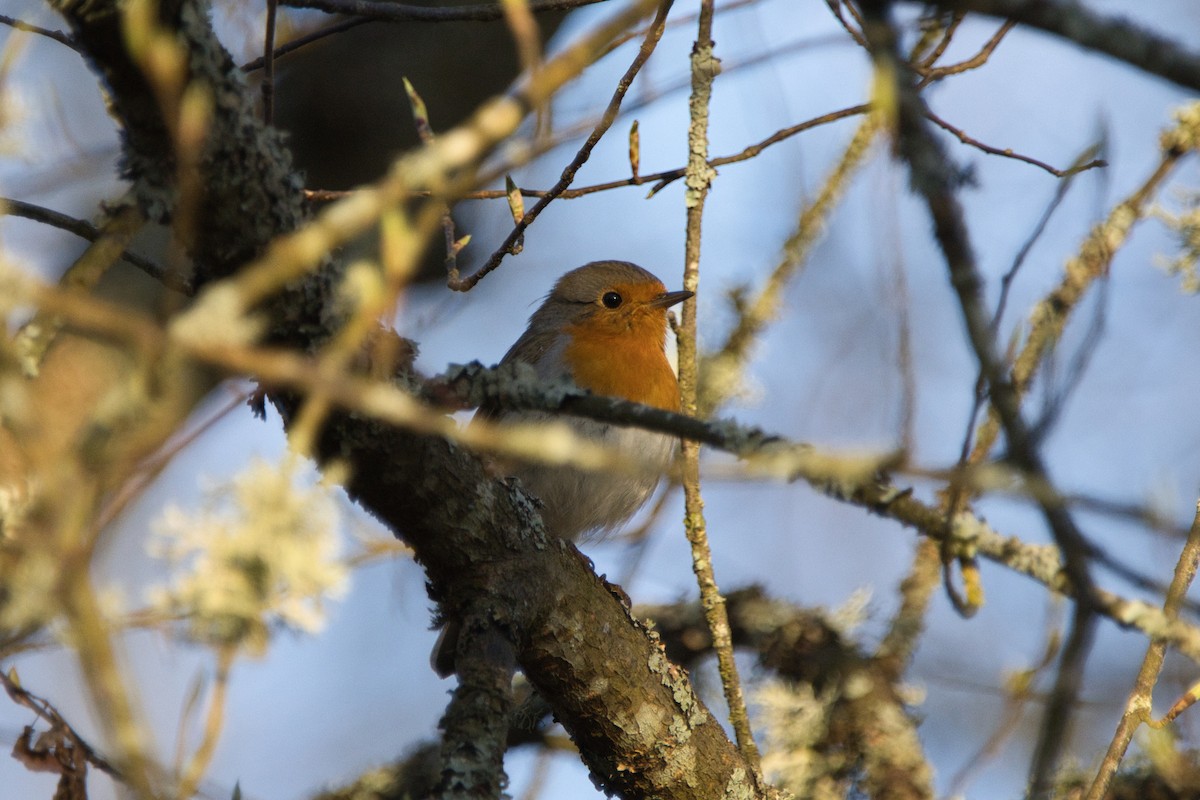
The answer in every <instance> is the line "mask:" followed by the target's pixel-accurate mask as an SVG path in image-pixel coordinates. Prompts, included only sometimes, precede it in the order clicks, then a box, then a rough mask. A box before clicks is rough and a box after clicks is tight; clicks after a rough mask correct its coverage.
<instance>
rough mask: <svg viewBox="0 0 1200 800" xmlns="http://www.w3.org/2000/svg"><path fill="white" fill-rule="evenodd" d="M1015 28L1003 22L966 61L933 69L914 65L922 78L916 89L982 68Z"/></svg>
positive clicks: (1010, 21) (1007, 22)
mask: <svg viewBox="0 0 1200 800" xmlns="http://www.w3.org/2000/svg"><path fill="white" fill-rule="evenodd" d="M1015 26H1016V23H1015V22H1013V21H1012V20H1005V22H1004V24H1003V25H1001V26H1000V27H999V28H998V29H997V30H996V32H995V33H994V34H992V38H990V39H988V40H987V41H986V42H984V44H983V47H981V48H979V52H978V53H976V54H975V55H973V56H971V57H970V58H968V59H964V60H962V61H959V62H957V63H954V64H947V65H946V66H944V67H935V66H932V65H928V66H927V65H914V69H916V71H917V72H918V73H919V74H920V75H921V76H922V77H921V80H920V81H919V82H918V83H917V88H918V89H924V88H925V87H926V86H928V85H929V84H931V83H933V82H934V81H940V80H941V79H942V78H945V77H946V76H948V75H958V74H960V73H963V72H969V71H970V70H973V69H978V68H979V67H982V66H983V65H984V64H986V63H987V61H988V59H989V58H991V57H992V53H994V52H996V48H997V47H999V46H1000V42H1001V41H1003V40H1004V37H1005V36H1007V35H1008V32H1009V31H1011V30H1012V29H1013V28H1014V27H1015Z"/></svg>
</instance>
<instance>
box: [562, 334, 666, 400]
mask: <svg viewBox="0 0 1200 800" xmlns="http://www.w3.org/2000/svg"><path fill="white" fill-rule="evenodd" d="M663 333H665V332H663ZM663 333H659V334H658V336H657V341H656V340H655V337H652V336H641V335H636V334H637V332H636V331H630V332H622V333H621V334H599V335H597V334H596V333H594V332H591V331H589V332H588V333H587V335H579V334H576V335H574V336H572V337H571V343H570V344H569V345H568V346H567V349H566V352H565V353H564V354H563V356H564V358H565V359H566V361H567V364H568V365H569V366H570V368H571V371H572V377H573V378H574V380H575V383H577V384H578V385H579V386H580V387H581V388H583V389H587V390H588V391H590V392H592V393H594V394H602V395H607V396H609V397H623V398H625V399H626V400H632V401H633V402H635V403H643V404H645V405H648V406H655V407H657V408H662V409H665V410H667V411H678V410H679V384H678V382H677V381H676V380H675V373H674V372H673V371H672V370H671V365H670V363H669V362H668V361H667V357H666V354H665V353H663V348H662V337H663ZM643 342H644V343H643Z"/></svg>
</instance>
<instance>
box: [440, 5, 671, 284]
mask: <svg viewBox="0 0 1200 800" xmlns="http://www.w3.org/2000/svg"><path fill="white" fill-rule="evenodd" d="M672 1H673V0H664V2H662V3H661V4H660V5H659V7H658V12H657V13H656V14H655V17H654V21H653V22H652V23H651V24H650V27H649V28H648V29H647V31H646V37H645V38H644V39H643V40H642V46H641V47H640V48H638V53H637V56H636V57H634V59H633V63H632V64H630V65H629V68H628V69H626V70H625V74H624V75H622V76H621V80H619V81H617V88H616V89H615V90H614V91H613V95H612V98H611V99H609V101H608V107H607V108H605V109H604V115H603V116H602V117H601V118H600V121H599V122H598V123H597V124H596V127H595V128H594V129H593V130H592V132H591V134H590V135H589V136H588V137H587V140H586V141H585V142H584V143H583V146H582V147H580V148H579V151H578V152H577V153H576V154H575V157H574V158H573V159H571V163H569V164H567V166H566V167H565V168H564V169H563V171H562V174H561V175H560V176H559V179H558V183H556V184H554V186H552V187H551V188H550V190H549V191H547V192H546V193H545V194H543V195H542V197H541V199H539V200H538V202H537V203H536V204H535V205H534V207H533V208H531V209H529V211H528V212H527V213H526V214H525V215H524V216H523V217H522V218H521V219H520V220H519V221H518V222H517V224H516V225H514V226H513V229H512V231H511V232H510V233H509V234H508V236H507V237H505V239H504V243H503V244H501V245H500V246H499V247H498V248H496V250H495V251H494V252H493V253H492V254H491V256H489V257H488V260H487V261H486V262H484V264H483V266H482V267H480V268H479V269H478V270H476V271H475V273H474V274H472V275H470V276H469V277H467V278H461V279H460V278H459V277H458V275H457V272H455V273H452V274H451V275H450V280H449V282H448V285H449V287H450V288H451V289H454V290H455V291H459V292H465V291H469V290H470V289H471V288H472V287H474V286H475V284H477V283H479V281H480V279H482V278H483V277H484V276H485V275H487V274H488V273H489V272H491V271H492V270H494V269H496V267H498V266H500V262H501V261H502V260H503V259H504V257H505V256H506V255H508V254H509V253H512V252H514V250H515V247H516V245H517V242H518V241H520V239H521V237H522V236H524V234H525V230H526V229H527V228H528V227H529V226H530V225H532V224H533V221H534V220H536V219H537V218H538V215H539V214H541V213H542V211H543V210H544V209H545V208H546V206H548V205H549V204H550V203H551V202H553V201H554V199H555V198H557V197H559V196H560V195H562V194H563V192H565V191H566V190H567V188H568V187H569V186H570V185H571V182H572V181H574V180H575V175H576V174H577V173H578V172H579V169H580V167H582V166H583V165H584V164H585V163H587V160H588V158H590V157H591V155H592V150H593V149H594V148H595V147H596V144H597V143H598V142H599V141H600V139H601V137H603V136H604V134H605V133H607V132H608V129H609V128H611V127H612V124H613V122H614V121H615V120H616V118H617V113H618V112H619V111H620V110H621V102H622V101H623V100H624V99H625V94H626V93H627V92H628V91H629V87H630V86H631V85H632V84H633V79H634V78H635V77H637V74H638V72H640V71H641V69H642V66H643V65H644V64H645V63H646V61H647V60H648V59H649V58H650V55H651V54H652V53H653V52H654V48H655V47H657V46H658V42H659V40H660V39H661V38H662V33H663V27H664V26H665V25H666V22H667V13H668V12H669V11H670V9H671V3H672Z"/></svg>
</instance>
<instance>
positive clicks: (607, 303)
mask: <svg viewBox="0 0 1200 800" xmlns="http://www.w3.org/2000/svg"><path fill="white" fill-rule="evenodd" d="M622 300H623V298H622V297H621V295H619V294H618V293H616V292H605V293H604V296H603V297H601V298H600V302H601V303H604V307H605V308H617V307H618V306H620V305H621V302H622Z"/></svg>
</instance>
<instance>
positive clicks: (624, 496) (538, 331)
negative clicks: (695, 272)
mask: <svg viewBox="0 0 1200 800" xmlns="http://www.w3.org/2000/svg"><path fill="white" fill-rule="evenodd" d="M691 296H692V292H686V291H684V292H668V291H667V290H666V287H665V286H663V283H662V281H660V280H659V279H658V278H656V277H655V276H654V275H653V274H651V273H650V272H647V271H646V270H644V269H642V268H641V267H639V266H637V265H636V264H631V263H629V262H627V261H593V262H592V263H590V264H585V265H584V266H582V267H579V268H578V269H573V270H571V271H570V272H568V273H566V274H565V275H563V276H562V277H561V278H559V279H558V281H557V282H556V283H555V284H554V288H553V289H551V290H550V294H549V295H547V296H546V299H545V301H543V302H542V304H541V305H540V306H539V307H538V309H537V311H535V312H533V316H531V317H530V318H529V327H527V328H526V329H525V332H524V333H523V334H521V337H520V338H519V339H517V341H516V343H515V344H514V345H513V346H512V347H511V348H509V350H508V352H507V353H505V355H504V358H503V359H501V362H500V363H502V364H508V363H512V362H517V361H523V362H525V363H528V364H531V365H532V366H533V367H534V369H535V370H536V371H537V374H538V377H539V378H542V379H544V380H552V379H556V378H562V377H567V378H570V379H571V380H572V381H574V382H575V384H576V385H577V386H579V387H580V388H582V389H587V390H589V391H591V392H592V393H594V394H599V395H607V396H611V397H621V398H624V399H626V400H632V401H634V402H637V403H643V404H645V405H649V406H656V407H657V408H663V409H666V410H668V411H678V410H679V383H678V382H677V381H676V379H675V372H674V371H673V370H672V369H671V364H670V362H668V361H667V355H666V347H665V345H666V334H667V309H668V308H670V307H671V306H673V305H675V304H676V303H681V302H683V301H684V300H686V299H688V298H689V297H691ZM479 416H481V417H484V418H487V419H490V420H492V421H495V422H501V423H503V422H505V421H521V422H538V421H545V420H549V419H551V418H554V419H560V420H561V421H563V422H565V423H567V424H568V425H570V426H571V427H572V428H574V429H575V432H576V433H577V434H579V435H581V436H585V437H587V438H589V439H592V440H595V441H597V442H600V443H602V444H606V445H608V446H610V447H614V448H618V449H619V450H621V451H623V452H626V453H628V454H630V455H632V456H635V457H637V458H638V459H639V460H640V461H642V462H644V463H648V464H649V465H650V466H658V467H659V469H658V470H656V471H654V470H647V471H642V472H639V473H636V474H635V473H624V472H622V473H616V472H613V473H599V472H585V471H582V470H576V469H571V468H563V467H555V466H549V465H544V464H533V463H521V464H515V465H512V466H511V467H508V466H506V467H504V469H505V471H507V472H508V473H509V474H512V475H515V476H516V477H517V478H519V479H520V481H521V484H522V485H523V486H524V487H525V488H526V489H527V490H528V491H529V492H530V493H532V494H533V495H534V496H536V497H537V499H538V500H540V501H541V512H542V521H543V522H544V523H545V525H546V530H547V531H548V532H550V533H551V534H554V535H556V536H561V537H563V538H565V539H571V540H575V539H578V538H580V537H581V536H583V535H584V534H587V533H596V532H603V531H608V530H611V529H613V528H615V527H617V526H619V525H620V524H621V523H623V522H625V521H626V520H628V519H629V518H630V517H631V516H633V514H634V513H635V512H636V511H637V510H638V509H639V508H641V507H642V505H643V504H644V503H645V502H646V500H647V499H649V497H650V495H651V494H652V493H653V492H654V489H655V487H656V486H657V485H658V481H659V473H661V472H662V471H663V470H665V469H666V468H667V467H668V466H669V465H670V463H671V460H672V459H673V458H674V455H675V448H676V440H675V439H674V438H673V437H670V436H666V435H664V434H660V433H653V432H650V431H644V430H638V429H636V428H625V427H621V426H619V425H611V424H609V423H606V422H597V421H595V420H589V419H583V418H580V417H571V416H562V417H558V416H553V415H550V414H547V413H544V412H536V411H505V410H495V409H488V408H484V409H481V410H480V411H479ZM458 635H459V626H458V624H457V623H455V622H453V621H451V622H450V623H448V624H447V626H446V628H445V630H443V632H442V635H441V638H440V639H439V640H438V643H437V645H435V647H434V651H433V657H432V659H431V660H432V663H433V666H434V669H435V670H437V672H438V674H440V675H442V676H443V677H446V676H447V675H449V674H450V673H451V672H453V671H454V650H455V649H456V647H457V641H458Z"/></svg>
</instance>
